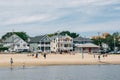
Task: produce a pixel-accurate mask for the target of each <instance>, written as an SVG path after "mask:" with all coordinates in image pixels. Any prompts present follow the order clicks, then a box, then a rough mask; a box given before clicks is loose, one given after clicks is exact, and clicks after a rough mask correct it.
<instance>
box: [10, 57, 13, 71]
mask: <svg viewBox="0 0 120 80" xmlns="http://www.w3.org/2000/svg"><path fill="white" fill-rule="evenodd" d="M10 64H11V69H12V64H13V59H12V58H10Z"/></svg>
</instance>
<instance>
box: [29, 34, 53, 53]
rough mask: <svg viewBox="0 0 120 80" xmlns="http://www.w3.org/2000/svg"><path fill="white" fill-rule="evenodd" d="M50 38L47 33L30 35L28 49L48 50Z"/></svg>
mask: <svg viewBox="0 0 120 80" xmlns="http://www.w3.org/2000/svg"><path fill="white" fill-rule="evenodd" d="M50 41H51V40H50V38H49V37H48V36H47V35H41V36H36V37H32V38H31V39H30V42H29V44H30V51H32V52H34V51H39V52H50Z"/></svg>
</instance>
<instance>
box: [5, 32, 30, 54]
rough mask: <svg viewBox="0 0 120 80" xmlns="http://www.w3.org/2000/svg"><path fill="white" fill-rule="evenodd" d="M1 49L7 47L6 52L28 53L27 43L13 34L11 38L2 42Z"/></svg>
mask: <svg viewBox="0 0 120 80" xmlns="http://www.w3.org/2000/svg"><path fill="white" fill-rule="evenodd" d="M3 47H8V50H9V51H10V52H12V51H15V52H21V51H29V46H28V43H27V42H26V41H24V40H23V39H22V38H20V37H19V36H17V35H16V34H13V35H12V36H10V37H8V38H6V39H5V40H4V41H3Z"/></svg>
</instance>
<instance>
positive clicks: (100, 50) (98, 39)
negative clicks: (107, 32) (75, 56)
mask: <svg viewBox="0 0 120 80" xmlns="http://www.w3.org/2000/svg"><path fill="white" fill-rule="evenodd" d="M98 44H99V47H100V50H99V53H101V45H100V32H98Z"/></svg>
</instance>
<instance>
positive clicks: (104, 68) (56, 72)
mask: <svg viewBox="0 0 120 80" xmlns="http://www.w3.org/2000/svg"><path fill="white" fill-rule="evenodd" d="M119 75H120V65H71V66H40V67H25V68H21V67H17V68H13V69H12V70H11V69H10V68H0V80H120V76H119Z"/></svg>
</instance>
